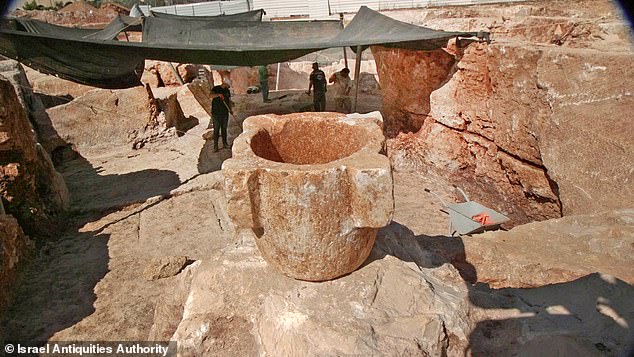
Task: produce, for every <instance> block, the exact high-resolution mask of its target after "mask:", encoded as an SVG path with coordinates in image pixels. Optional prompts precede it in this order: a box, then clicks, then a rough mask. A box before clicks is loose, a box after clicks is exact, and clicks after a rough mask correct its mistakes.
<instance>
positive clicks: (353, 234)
mask: <svg viewBox="0 0 634 357" xmlns="http://www.w3.org/2000/svg"><path fill="white" fill-rule="evenodd" d="M381 124H382V118H381V116H380V114H379V113H370V114H367V115H365V116H361V115H358V114H356V115H348V116H343V115H341V114H338V115H337V114H334V113H325V114H318V113H311V114H290V115H286V116H274V115H263V116H255V117H250V118H248V119H247V120H245V122H244V124H243V127H244V132H243V133H242V134H241V135H240V136H239V137H238V138H237V139H236V140H235V141H234V144H233V157H232V158H231V159H229V160H227V161H225V162H224V163H223V166H222V171H223V174H224V176H225V190H226V195H227V205H228V214H229V216H230V217H231V219H232V221H233V223H234V224H235V225H236V226H237V227H238V228H239V229H244V228H247V229H254V231H256V232H258V233H257V234H258V239H257V245H258V248H259V249H260V251H261V253H262V255H263V256H264V257H265V259H267V261H268V262H269V263H271V264H273V265H274V266H276V267H277V268H278V269H279V270H280V271H281V272H282V273H284V274H286V275H288V276H290V277H293V278H296V279H303V280H312V281H321V280H329V279H333V278H336V277H339V276H341V275H344V274H348V273H350V272H351V271H353V270H354V269H356V268H357V267H358V266H359V265H361V263H363V261H364V260H365V259H366V258H367V256H368V254H370V250H371V249H372V245H373V243H374V238H375V235H376V230H377V229H378V228H380V227H383V226H384V225H385V224H387V223H388V222H389V221H390V219H391V216H392V213H393V210H394V198H393V188H392V174H391V170H390V165H389V162H388V160H387V158H386V157H385V156H383V155H381V154H379V152H380V151H381V150H382V148H383V142H384V138H383V135H382V133H381Z"/></svg>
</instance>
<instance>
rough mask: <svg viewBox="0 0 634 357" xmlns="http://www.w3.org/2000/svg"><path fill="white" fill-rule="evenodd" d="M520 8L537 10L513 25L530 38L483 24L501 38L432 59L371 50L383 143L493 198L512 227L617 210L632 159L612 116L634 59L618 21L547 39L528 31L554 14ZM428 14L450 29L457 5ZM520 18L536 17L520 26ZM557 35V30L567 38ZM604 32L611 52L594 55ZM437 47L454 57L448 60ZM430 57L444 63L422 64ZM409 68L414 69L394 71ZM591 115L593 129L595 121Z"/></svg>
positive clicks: (628, 189)
mask: <svg viewBox="0 0 634 357" xmlns="http://www.w3.org/2000/svg"><path fill="white" fill-rule="evenodd" d="M601 3H602V2H601ZM560 5H561V4H558V5H557V6H560ZM588 6H591V7H601V5H600V4H588ZM525 7H526V8H527V11H528V13H530V14H533V13H537V14H538V15H531V16H534V18H533V17H531V18H529V19H530V20H526V21H525V22H524V25H525V26H527V27H526V28H525V30H524V32H523V33H531V34H533V35H534V36H533V35H531V36H529V37H526V36H524V35H522V34H520V33H517V32H514V31H509V32H508V33H504V34H503V35H502V34H501V33H502V32H501V31H502V30H503V29H506V28H509V27H510V28H512V29H513V28H515V27H514V26H516V25H514V24H511V23H507V22H506V21H505V22H504V23H503V24H499V25H497V26H498V27H494V29H495V30H496V31H500V36H502V37H503V38H504V40H503V41H500V42H494V43H492V44H490V45H487V44H478V43H471V44H469V45H467V46H466V48H463V49H456V48H448V49H446V50H447V53H445V54H442V53H443V52H442V51H440V52H437V56H441V57H442V58H446V61H444V62H443V61H442V60H439V59H435V60H434V61H429V62H427V58H426V57H428V56H431V55H432V54H427V53H424V52H416V51H407V50H392V49H385V48H373V52H374V55H375V59H376V61H377V65H378V68H379V76H380V77H381V85H382V89H383V94H384V106H385V108H384V113H385V116H386V128H388V135H392V136H393V137H394V139H393V140H390V141H389V142H388V147H389V148H390V150H389V154H390V157H391V159H392V161H393V163H394V166H395V167H396V168H397V169H419V170H422V169H432V170H435V171H437V172H438V173H439V174H444V175H449V176H450V177H452V181H453V183H454V184H459V185H461V186H462V188H464V189H466V191H467V192H468V193H469V195H470V196H471V198H472V199H474V200H477V201H480V202H483V203H484V204H485V205H488V206H491V205H493V206H494V209H497V210H499V211H502V212H504V213H506V214H507V215H509V216H510V217H511V218H512V219H513V222H514V223H513V224H518V223H524V222H528V221H531V220H543V219H547V218H552V217H558V216H560V215H561V214H584V213H591V212H596V211H597V210H606V209H615V208H622V207H627V206H628V205H629V202H631V200H632V197H634V186H633V185H634V180H632V175H633V173H634V171H632V170H634V169H633V168H632V165H628V164H625V165H623V164H620V163H629V162H632V161H634V156H633V154H632V153H633V152H634V150H632V141H631V140H628V139H627V138H630V137H631V136H632V130H634V127H632V126H631V125H628V123H626V122H627V117H628V116H627V115H624V113H629V112H631V110H632V109H634V99H633V96H634V94H632V93H631V91H630V90H628V89H627V88H628V84H627V81H628V80H629V79H626V78H632V77H633V76H634V73H632V66H629V65H628V64H627V63H631V61H632V58H633V56H634V55H633V54H632V51H631V48H630V46H628V45H627V43H626V42H624V40H626V38H623V37H620V35H618V33H619V31H620V30H619V27H618V23H619V20H618V18H615V16H614V13H606V16H607V20H605V19H604V20H605V21H609V22H610V24H611V25H610V26H609V27H605V28H604V29H603V32H604V34H603V35H602V36H598V34H597V35H596V36H595V35H590V36H588V33H586V32H584V31H581V32H579V33H577V32H576V31H578V30H579V27H578V26H577V25H574V26H572V25H571V26H572V27H574V31H573V32H571V34H569V35H570V36H572V37H571V39H568V40H566V41H565V43H564V45H561V44H560V45H557V44H553V43H550V42H548V40H547V39H546V38H537V37H535V36H537V35H538V33H541V32H540V31H542V30H539V29H541V28H542V27H543V25H545V24H547V25H548V26H551V25H552V28H553V29H554V28H555V27H556V26H555V25H553V24H557V23H558V21H560V20H561V18H559V17H553V18H545V17H543V15H541V12H544V11H545V12H548V11H555V10H554V9H548V10H544V9H543V8H542V9H541V10H540V9H536V8H534V7H533V5H530V4H529V5H526V6H525ZM546 7H548V6H546ZM554 7H556V6H554ZM484 8H487V7H486V6H485V7H484ZM521 8H522V6H519V7H517V8H509V9H507V10H508V11H509V12H512V11H518V9H521ZM601 9H602V10H605V9H604V8H601ZM438 11H439V14H436V13H435V12H434V10H430V11H429V12H427V17H425V18H424V20H419V21H423V22H425V21H427V22H430V21H433V23H434V24H435V25H436V26H442V24H443V21H444V23H445V24H446V26H445V27H443V28H450V29H455V28H456V27H459V26H460V24H459V21H458V20H457V18H460V16H464V15H465V14H464V12H469V10H468V9H466V8H459V9H457V10H456V11H457V13H454V14H449V13H447V12H446V11H445V12H443V11H441V10H438ZM478 11H482V12H478ZM501 11H502V10H501V9H500V8H497V10H495V11H493V13H497V12H501ZM540 11H541V12H540ZM557 11H558V12H557ZM557 11H555V13H562V14H564V13H567V11H568V10H567V9H565V8H559V9H558V10H557ZM484 13H485V11H484V10H478V9H477V8H473V9H472V11H471V12H470V13H469V16H473V17H475V18H477V19H480V18H478V16H481V17H482V19H481V20H482V21H484V22H485V23H486V22H487V21H489V20H490V19H488V18H486V16H485V15H484ZM441 14H445V15H447V16H448V17H446V18H444V19H443V17H442V16H441ZM504 16H506V14H504V13H502V14H501V18H502V19H504ZM540 16H541V17H540ZM562 16H565V15H562ZM583 16H586V19H587V21H588V23H590V24H591V25H589V26H590V27H592V26H595V25H592V24H594V23H597V24H598V23H599V22H600V21H604V20H600V19H598V18H595V17H594V16H595V15H592V14H590V13H586V14H583ZM532 19H535V21H537V20H539V21H540V24H539V25H538V24H533V25H531V24H530V21H532ZM579 21H580V20H577V19H576V20H574V22H575V23H576V22H579ZM462 25H464V24H462ZM507 26H508V27H507ZM561 26H563V27H566V26H564V25H561ZM580 26H581V25H580ZM584 26H586V25H585V24H584V25H582V26H581V27H584ZM596 26H598V25H596ZM572 27H571V28H572ZM461 29H462V30H466V28H461ZM530 31H532V32H530ZM562 31H563V32H562V34H561V36H563V34H565V33H567V30H565V29H563V30H562ZM587 31H589V33H592V34H594V33H595V32H596V31H598V30H597V29H596V28H593V27H592V28H588V29H587ZM572 33H574V35H572ZM551 35H553V36H554V33H553V34H551ZM544 36H550V35H548V34H544ZM608 39H609V41H610V43H611V44H613V48H614V49H613V50H612V51H609V52H606V51H602V52H599V51H596V50H595V48H603V47H602V46H603V45H605V43H606V41H608ZM528 41H531V42H528ZM535 42H541V43H544V45H541V46H538V45H535ZM571 47H576V48H571ZM456 50H457V52H455V51H456ZM449 53H452V54H455V55H456V57H455V61H456V62H455V65H454V66H453V67H452V66H451V64H452V60H453V55H450V54H449ZM421 63H428V64H427V65H425V64H423V65H421ZM440 63H446V66H444V67H442V66H439V67H440V68H438V69H437V70H436V71H432V70H429V69H428V67H429V68H431V67H432V66H438V64H440ZM414 64H416V65H414ZM409 68H421V70H414V71H411V70H405V69H409ZM430 87H431V88H430ZM391 103H397V105H395V106H392V105H391ZM598 116H600V117H601V118H602V119H601V120H602V121H603V122H604V123H602V124H603V125H597V118H598ZM390 128H391V129H392V130H391V131H390ZM408 132H411V133H408ZM608 157H610V158H613V159H614V160H611V159H607V160H606V158H608ZM597 182H600V184H597Z"/></svg>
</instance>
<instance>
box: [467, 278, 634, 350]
mask: <svg viewBox="0 0 634 357" xmlns="http://www.w3.org/2000/svg"><path fill="white" fill-rule="evenodd" d="M470 300H471V302H472V303H473V304H474V305H476V306H478V307H482V308H485V309H490V310H492V311H493V312H494V313H495V315H496V316H500V315H501V316H504V315H510V313H509V311H515V313H513V316H511V317H508V318H493V319H486V320H481V321H479V322H478V323H477V324H476V326H475V328H474V329H473V330H472V333H471V336H470V338H469V344H470V346H469V348H468V350H467V351H465V355H468V354H471V355H473V356H493V355H520V356H528V355H532V356H535V355H541V356H594V355H617V356H626V355H628V354H626V352H625V350H626V349H627V344H628V341H630V342H631V337H632V332H631V328H630V326H632V324H633V323H634V304H632V301H634V287H633V286H632V285H630V284H628V283H626V282H624V281H622V280H619V279H617V278H614V277H611V276H607V275H602V274H599V273H594V274H589V275H586V276H584V277H582V278H579V279H577V280H573V281H570V282H566V283H560V284H552V285H546V286H542V287H538V288H528V289H497V290H494V289H490V288H488V287H487V286H479V285H476V286H475V287H474V288H472V289H471V290H470ZM500 309H504V311H502V312H500V311H499V310H500ZM518 312H519V313H518ZM484 313H485V314H486V312H484ZM630 356H631V355H630Z"/></svg>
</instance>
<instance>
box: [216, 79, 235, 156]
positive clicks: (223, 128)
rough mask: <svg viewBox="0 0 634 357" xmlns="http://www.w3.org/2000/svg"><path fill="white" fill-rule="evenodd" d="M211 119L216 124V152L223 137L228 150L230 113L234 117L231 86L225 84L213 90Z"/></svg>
mask: <svg viewBox="0 0 634 357" xmlns="http://www.w3.org/2000/svg"><path fill="white" fill-rule="evenodd" d="M211 96H212V98H213V99H212V100H211V119H212V121H213V123H214V152H218V139H219V137H220V136H222V146H223V148H228V147H229V143H227V125H228V124H229V113H231V114H232V115H233V110H232V109H231V105H232V103H231V92H230V91H229V85H228V84H227V83H223V84H222V85H219V86H214V87H213V88H211Z"/></svg>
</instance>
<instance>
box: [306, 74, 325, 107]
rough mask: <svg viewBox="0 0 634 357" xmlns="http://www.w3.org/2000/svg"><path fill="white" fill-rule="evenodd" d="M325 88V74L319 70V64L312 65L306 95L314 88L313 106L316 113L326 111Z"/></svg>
mask: <svg viewBox="0 0 634 357" xmlns="http://www.w3.org/2000/svg"><path fill="white" fill-rule="evenodd" d="M326 86H327V83H326V74H325V73H324V71H322V70H321V69H319V64H318V63H317V62H315V63H313V71H312V72H311V74H310V77H309V84H308V92H306V93H307V94H308V95H310V90H311V89H312V88H314V92H313V104H314V106H315V111H316V112H323V111H325V110H326V91H327V88H326Z"/></svg>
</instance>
